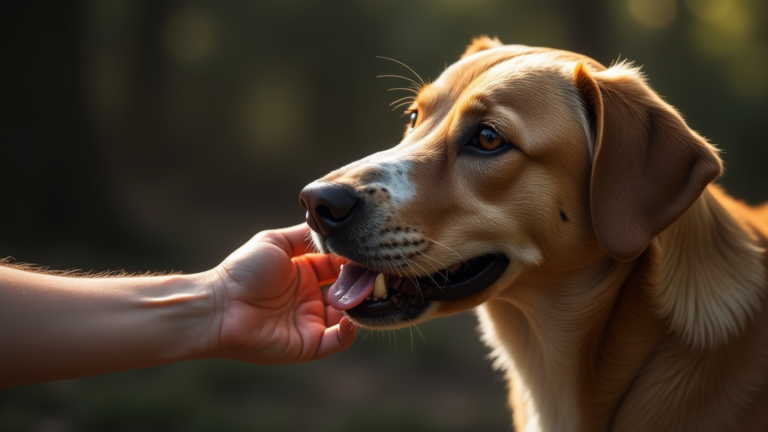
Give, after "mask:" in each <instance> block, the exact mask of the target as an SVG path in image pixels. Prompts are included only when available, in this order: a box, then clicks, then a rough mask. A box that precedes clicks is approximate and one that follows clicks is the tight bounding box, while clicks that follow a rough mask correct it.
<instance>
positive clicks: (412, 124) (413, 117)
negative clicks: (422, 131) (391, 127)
mask: <svg viewBox="0 0 768 432" xmlns="http://www.w3.org/2000/svg"><path fill="white" fill-rule="evenodd" d="M418 120H419V112H418V111H414V112H412V113H411V122H410V123H409V124H408V126H409V127H410V128H411V129H413V128H415V127H416V121H418Z"/></svg>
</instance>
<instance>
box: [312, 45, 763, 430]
mask: <svg viewBox="0 0 768 432" xmlns="http://www.w3.org/2000/svg"><path fill="white" fill-rule="evenodd" d="M410 111H412V112H418V120H417V122H416V124H415V125H413V127H410V128H409V129H408V130H407V132H406V134H405V137H404V138H403V141H402V142H401V143H400V144H399V145H398V146H396V147H394V148H393V149H391V150H388V151H386V152H382V153H379V154H376V155H373V156H371V157H370V158H367V159H366V160H364V161H361V162H360V163H356V164H351V165H349V166H347V167H344V168H341V169H339V170H337V171H334V172H333V173H331V174H329V175H328V176H326V177H324V178H323V181H328V182H335V183H341V184H345V185H350V186H352V187H354V188H356V189H357V190H361V189H363V188H366V187H370V175H369V174H370V172H371V170H372V169H374V168H372V166H373V165H372V163H373V162H372V161H375V160H376V159H381V160H384V159H386V160H388V161H407V167H409V168H410V169H409V172H408V179H409V181H410V186H409V187H412V188H413V190H414V191H415V193H414V198H412V199H409V200H403V203H402V204H397V203H393V202H390V201H387V197H386V196H385V197H384V198H381V199H380V207H381V209H382V210H381V211H386V212H387V214H388V215H389V219H387V220H388V221H390V220H391V222H388V223H390V224H392V226H394V225H395V224H396V225H397V226H398V231H400V227H407V228H408V230H406V231H408V232H409V233H411V234H408V235H409V236H410V237H408V238H409V239H416V240H409V243H408V244H409V245H410V244H411V243H410V242H412V243H413V244H421V243H422V241H421V240H419V239H420V238H421V239H422V240H423V239H427V240H429V241H428V242H427V245H428V246H429V247H425V248H422V249H415V247H414V251H413V253H412V254H410V255H408V261H409V262H410V263H412V265H411V268H412V269H413V270H412V271H413V273H414V274H420V275H423V274H427V273H431V272H433V271H435V270H436V269H437V268H442V267H447V266H449V265H451V264H452V263H455V262H457V261H460V260H462V259H465V258H468V257H473V256H478V255H481V254H485V253H489V252H494V251H498V252H502V253H504V254H505V255H507V256H508V257H509V258H510V260H511V264H510V266H509V268H508V270H507V271H506V273H505V274H504V275H503V276H502V277H501V278H500V279H499V280H498V281H497V282H496V283H495V284H494V285H493V286H491V287H490V288H488V289H486V290H485V291H483V292H481V293H479V294H476V295H474V296H471V297H469V298H466V299H463V300H457V301H451V302H438V303H439V304H437V305H435V307H433V308H432V309H430V310H429V312H428V313H426V314H424V316H421V317H420V318H419V320H421V321H423V320H427V319H431V318H433V317H437V316H441V315H446V314H450V313H454V312H457V311H461V310H466V309H469V308H473V307H476V306H479V307H478V308H477V310H478V314H479V319H480V327H481V332H482V335H483V336H482V337H483V340H484V341H485V343H486V344H487V345H488V346H489V347H490V348H491V349H492V350H493V351H492V356H493V358H494V359H495V365H496V366H497V367H498V368H500V369H502V370H504V371H505V374H506V377H507V378H508V381H509V389H510V397H509V400H510V405H511V407H512V410H513V417H514V424H515V426H516V428H517V430H518V431H538V430H541V431H607V430H615V431H707V430H711V431H763V430H768V305H766V304H765V303H766V302H768V300H767V299H766V295H765V290H766V284H767V282H766V268H767V267H768V258H767V257H766V253H765V248H766V247H767V246H768V206H763V207H759V208H750V207H748V206H746V205H745V204H743V203H741V202H738V201H735V200H733V199H732V198H730V197H728V196H727V195H726V194H725V193H724V192H723V191H722V190H721V189H720V188H718V187H717V186H714V185H711V184H710V183H711V182H712V181H713V180H714V179H715V178H717V177H718V176H719V175H720V173H721V170H722V164H721V161H720V158H719V157H718V154H717V150H716V149H715V148H714V147H713V146H712V145H710V144H709V143H708V142H707V141H706V140H704V139H703V138H702V137H700V136H699V135H698V134H696V133H695V132H693V131H692V130H690V129H689V128H688V126H687V125H686V124H685V122H684V121H683V120H682V118H681V117H680V115H679V114H678V113H677V112H676V111H675V110H674V108H672V107H671V106H669V105H668V104H667V103H665V102H664V101H663V100H662V99H661V98H660V97H659V96H658V95H657V94H656V93H655V92H653V91H652V90H651V89H650V88H649V87H648V85H647V84H646V82H645V79H644V78H643V76H642V75H641V74H640V72H639V70H638V69H636V68H634V67H632V66H631V65H628V64H625V63H623V64H618V65H615V66H613V67H610V68H605V67H603V66H602V65H600V64H599V63H597V62H595V61H594V60H591V59H589V58H586V57H584V56H581V55H578V54H574V53H569V52H564V51H557V50H550V49H545V48H530V47H524V46H502V45H501V43H500V42H499V41H498V40H492V39H488V38H479V39H477V40H475V41H474V42H473V43H472V45H470V46H469V47H468V49H467V52H466V53H465V55H464V56H463V57H462V59H461V60H460V61H459V62H457V63H456V64H454V65H453V66H451V67H450V68H448V69H447V70H446V71H445V72H444V73H443V74H442V75H441V76H440V78H438V79H437V80H436V81H435V82H434V83H431V84H429V85H425V86H424V87H423V88H421V89H420V90H419V94H418V96H417V98H416V100H415V101H414V104H413V105H412V106H411V107H410ZM480 123H492V124H493V125H494V126H495V127H496V128H497V129H498V131H499V132H500V134H501V135H502V136H503V137H504V139H505V140H506V141H508V142H510V143H511V144H512V145H514V147H515V149H514V150H513V151H509V152H506V153H504V154H501V155H499V156H494V157H482V158H476V157H475V158H469V157H465V156H462V155H461V153H460V150H457V148H460V147H461V144H462V142H464V141H466V137H467V131H471V130H472V129H473V128H476V127H477V125H478V124H480ZM396 204H397V205H396ZM387 226H389V225H387ZM385 231H386V232H388V234H387V235H390V236H391V235H394V234H391V233H389V230H383V231H382V232H385ZM382 235H383V234H382ZM403 259H406V257H405V256H403ZM398 325H400V324H388V326H389V327H393V326H398ZM386 326H387V325H384V324H382V327H386Z"/></svg>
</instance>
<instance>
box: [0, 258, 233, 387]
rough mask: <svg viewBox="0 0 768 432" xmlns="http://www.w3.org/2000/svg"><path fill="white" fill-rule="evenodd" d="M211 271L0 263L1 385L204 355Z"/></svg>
mask: <svg viewBox="0 0 768 432" xmlns="http://www.w3.org/2000/svg"><path fill="white" fill-rule="evenodd" d="M213 278H215V275H214V274H212V273H210V274H209V273H204V274H197V275H174V276H152V277H134V278H124V277H120V278H72V277H61V276H53V275H45V274H38V273H29V272H24V271H21V270H15V269H10V268H5V267H0V387H11V386H17V385H25V384H32V383H36V382H43V381H52V380H59V379H66V378H75V377H79V376H86V375H96V374H102V373H109V372H117V371H122V370H128V369H136V368H142V367H147V366H154V365H159V364H164V363H170V362H175V361H181V360H187V359H192V358H199V357H203V356H205V354H206V353H207V352H210V350H211V349H212V348H215V347H211V346H210V345H211V344H212V343H215V341H216V340H217V339H216V338H217V337H218V335H217V334H216V331H217V329H216V328H215V326H213V325H212V323H213V322H214V320H215V317H214V316H213V314H214V311H215V310H216V307H215V306H216V302H217V299H216V297H215V295H214V294H213V290H211V289H210V287H211V286H212V284H213V283H215V280H213Z"/></svg>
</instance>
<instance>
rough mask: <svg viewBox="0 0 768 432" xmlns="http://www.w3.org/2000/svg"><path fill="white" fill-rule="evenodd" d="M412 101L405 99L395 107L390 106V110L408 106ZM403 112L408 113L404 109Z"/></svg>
mask: <svg viewBox="0 0 768 432" xmlns="http://www.w3.org/2000/svg"><path fill="white" fill-rule="evenodd" d="M412 103H413V102H412V101H405V102H403V103H401V104H399V105H397V106H396V107H394V108H392V112H394V111H395V110H396V109H398V108H400V107H402V106H408V105H410V104H412ZM405 114H410V113H409V112H408V111H406V112H405Z"/></svg>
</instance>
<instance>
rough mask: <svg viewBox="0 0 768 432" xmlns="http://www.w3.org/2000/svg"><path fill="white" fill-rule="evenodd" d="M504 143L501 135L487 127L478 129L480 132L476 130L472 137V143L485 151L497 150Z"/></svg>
mask: <svg viewBox="0 0 768 432" xmlns="http://www.w3.org/2000/svg"><path fill="white" fill-rule="evenodd" d="M504 144H506V142H505V141H504V139H503V138H502V137H501V135H499V133H498V132H496V131H495V130H493V129H491V128H489V127H484V128H482V129H480V132H478V133H477V135H475V137H474V138H473V139H472V145H474V146H475V147H477V148H479V149H481V150H485V151H494V150H498V149H500V148H501V147H502V146H503V145H504Z"/></svg>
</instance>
